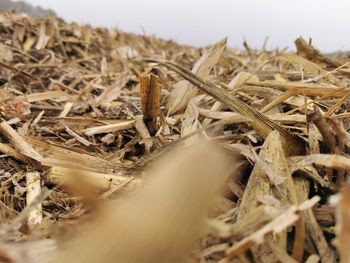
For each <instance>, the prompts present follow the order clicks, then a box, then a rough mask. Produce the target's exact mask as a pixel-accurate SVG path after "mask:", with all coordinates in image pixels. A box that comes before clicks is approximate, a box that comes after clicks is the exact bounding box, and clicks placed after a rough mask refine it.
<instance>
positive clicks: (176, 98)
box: [167, 38, 227, 114]
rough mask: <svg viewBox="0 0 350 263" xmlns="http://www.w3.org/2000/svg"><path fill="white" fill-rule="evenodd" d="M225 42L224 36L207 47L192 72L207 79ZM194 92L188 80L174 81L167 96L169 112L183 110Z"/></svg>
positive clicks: (195, 91)
mask: <svg viewBox="0 0 350 263" xmlns="http://www.w3.org/2000/svg"><path fill="white" fill-rule="evenodd" d="M226 44H227V39H226V38H225V39H223V40H221V41H220V42H218V43H216V44H215V45H213V46H212V47H209V48H208V49H207V50H206V51H205V52H204V53H203V55H202V56H201V57H200V58H199V60H198V61H197V62H196V63H195V65H194V66H193V69H192V73H193V74H196V75H197V76H198V77H200V78H202V79H204V80H207V79H208V77H209V73H210V71H211V69H212V68H213V67H214V66H215V65H216V64H217V63H218V61H219V59H220V56H221V54H222V52H223V51H224V50H225V48H226ZM196 93H197V89H196V88H195V87H193V86H192V85H191V83H189V82H188V81H185V80H181V81H179V82H178V83H176V84H175V85H174V87H173V89H172V91H171V92H170V94H169V97H168V104H167V108H168V111H169V114H173V113H176V112H178V111H181V110H183V109H184V108H185V107H186V106H187V103H188V101H189V100H190V99H191V98H192V97H193V96H195V95H196Z"/></svg>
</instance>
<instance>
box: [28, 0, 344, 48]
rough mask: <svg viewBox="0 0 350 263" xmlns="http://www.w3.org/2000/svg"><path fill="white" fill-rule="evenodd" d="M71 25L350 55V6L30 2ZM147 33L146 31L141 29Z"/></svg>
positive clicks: (179, 0) (279, 1) (232, 0)
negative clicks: (307, 44) (309, 46)
mask: <svg viewBox="0 0 350 263" xmlns="http://www.w3.org/2000/svg"><path fill="white" fill-rule="evenodd" d="M28 2H30V3H32V4H35V5H41V6H42V7H46V8H51V9H53V10H54V11H56V13H57V14H58V15H59V16H61V17H63V18H64V19H65V20H67V21H76V22H80V23H89V24H92V25H95V26H106V27H117V28H119V29H122V30H123V31H131V32H136V33H142V32H143V31H142V30H143V29H144V30H145V31H146V33H147V34H156V35H157V36H159V37H163V38H166V39H169V38H171V39H174V40H176V41H178V42H180V43H185V44H191V45H197V46H203V45H207V44H210V43H213V42H215V41H217V40H219V39H222V38H223V37H225V36H227V37H228V38H229V44H230V46H232V47H241V46H242V45H241V44H242V40H243V38H245V39H246V40H247V41H248V43H249V44H250V45H251V46H254V47H261V45H262V43H263V41H264V38H265V36H269V39H270V40H269V45H268V46H269V47H276V46H279V47H285V46H288V47H290V48H294V45H293V41H294V40H295V39H296V38H297V37H298V36H299V35H302V36H304V37H305V38H308V37H312V39H313V43H314V44H315V45H316V47H318V48H319V49H321V50H322V51H324V52H331V51H338V50H343V51H345V50H350V1H349V0H241V1H239V0H98V1H97V0H28ZM142 28H143V29H142Z"/></svg>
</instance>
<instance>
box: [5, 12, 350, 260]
mask: <svg viewBox="0 0 350 263" xmlns="http://www.w3.org/2000/svg"><path fill="white" fill-rule="evenodd" d="M0 40H1V41H0V85H1V89H0V113H1V123H0V152H1V158H0V261H1V262H309V263H311V262H324V263H329V262H336V261H337V260H339V258H340V260H341V262H350V255H349V249H348V248H347V247H348V244H349V241H350V234H349V231H350V230H349V229H350V227H349V226H347V224H349V220H350V212H349V211H350V210H349V209H350V208H349V207H350V206H349V205H350V201H349V200H350V194H349V189H348V190H347V191H346V189H347V180H348V170H349V168H350V159H349V158H348V152H349V147H350V135H349V133H348V130H349V129H350V122H349V120H350V118H349V117H350V114H349V113H348V109H349V106H350V105H349V100H348V98H349V95H350V88H349V77H350V67H349V58H348V57H347V56H345V55H341V54H339V55H332V57H328V56H325V55H323V54H321V53H320V52H319V51H318V50H317V49H315V48H314V47H313V44H312V43H310V42H309V43H308V42H307V41H305V40H304V39H303V38H298V39H297V40H296V41H295V46H296V50H297V52H295V53H292V52H288V51H287V50H283V49H275V50H266V48H265V45H264V46H263V47H262V48H261V49H260V50H255V49H251V48H250V47H249V45H248V43H244V45H243V48H242V50H235V49H231V48H229V47H227V45H226V39H223V40H221V41H219V42H217V43H216V44H213V45H212V46H209V47H207V48H192V47H188V46H182V45H178V44H176V43H175V42H173V41H164V40H160V39H157V38H155V37H151V36H137V35H133V34H128V33H123V32H117V31H109V30H107V29H104V28H92V27H90V26H81V25H77V24H67V23H65V22H64V21H62V20H60V19H58V18H55V17H51V18H46V19H32V18H29V17H27V16H25V15H22V14H16V13H1V14H0ZM198 144H200V146H198ZM193 145H197V146H193ZM193 147H194V148H193ZM188 149H192V150H188ZM164 158H165V159H164ZM159 159H160V160H162V161H159ZM157 163H158V164H157ZM153 164H155V166H156V167H155V168H154V167H153V168H152V169H154V170H148V169H149V168H148V167H150V166H152V165H153ZM164 178H165V179H164ZM147 180H148V184H147V183H144V181H147ZM218 189H221V190H220V191H219V192H220V193H221V194H220V195H217V194H216V193H217V192H218ZM340 192H341V194H340ZM107 200H108V201H107ZM330 200H332V201H330ZM102 207H103V208H102ZM92 229H94V230H92ZM96 229H97V230H96ZM82 237H83V238H82ZM106 247H107V248H108V249H107V248H106ZM101 251H103V253H102V252H101ZM82 255H85V257H84V256H82Z"/></svg>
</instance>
